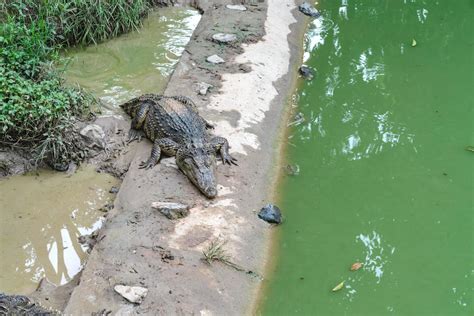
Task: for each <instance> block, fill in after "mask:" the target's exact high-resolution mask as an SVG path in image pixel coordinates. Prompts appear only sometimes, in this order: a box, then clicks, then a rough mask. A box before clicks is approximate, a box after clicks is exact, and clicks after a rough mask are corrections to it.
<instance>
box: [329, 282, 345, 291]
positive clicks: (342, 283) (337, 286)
mask: <svg viewBox="0 0 474 316" xmlns="http://www.w3.org/2000/svg"><path fill="white" fill-rule="evenodd" d="M344 282H345V281H342V282H341V283H339V284H338V285H336V286H335V287H334V288H333V289H332V291H333V292H337V291H340V290H342V288H343V287H344Z"/></svg>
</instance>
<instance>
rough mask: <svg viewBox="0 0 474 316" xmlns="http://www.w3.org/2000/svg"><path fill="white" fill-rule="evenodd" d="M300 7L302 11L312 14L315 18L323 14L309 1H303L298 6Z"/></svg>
mask: <svg viewBox="0 0 474 316" xmlns="http://www.w3.org/2000/svg"><path fill="white" fill-rule="evenodd" d="M298 9H299V10H300V12H301V13H303V14H305V15H308V16H311V17H313V18H319V17H320V16H321V13H319V11H318V10H316V9H315V8H314V7H313V6H312V5H311V4H309V3H308V2H303V3H302V4H300V5H299V6H298Z"/></svg>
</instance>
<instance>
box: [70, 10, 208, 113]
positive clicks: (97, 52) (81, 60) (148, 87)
mask: <svg viewBox="0 0 474 316" xmlns="http://www.w3.org/2000/svg"><path fill="white" fill-rule="evenodd" d="M199 20H200V15H199V13H198V12H197V11H196V10H191V9H183V8H177V7H170V8H159V9H158V10H156V11H153V12H151V13H150V14H149V16H148V17H147V18H146V19H145V20H144V22H143V27H142V28H140V30H139V31H135V32H130V33H127V34H124V35H122V36H119V37H117V38H114V39H111V40H109V41H107V42H104V43H101V44H99V45H93V46H88V47H85V48H75V49H69V50H68V51H67V52H66V54H65V55H64V57H66V58H69V63H68V65H67V68H66V73H65V77H66V79H67V81H68V82H70V83H77V84H79V85H80V86H81V87H83V88H84V89H85V90H87V91H88V92H90V93H92V94H93V95H94V96H96V97H97V98H99V99H100V100H101V101H102V102H103V103H104V105H105V107H106V108H108V109H114V108H115V109H116V108H117V107H118V105H119V104H121V103H123V102H125V101H127V100H129V99H131V98H133V97H136V96H139V95H141V94H144V93H161V92H163V91H164V89H165V87H166V83H167V81H168V77H169V76H170V74H171V73H172V71H173V69H174V66H175V65H176V63H177V62H178V60H179V57H180V56H181V54H182V53H183V51H184V48H185V46H186V44H187V43H188V41H189V39H190V38H191V35H192V33H193V30H194V28H195V27H196V26H197V24H198V22H199Z"/></svg>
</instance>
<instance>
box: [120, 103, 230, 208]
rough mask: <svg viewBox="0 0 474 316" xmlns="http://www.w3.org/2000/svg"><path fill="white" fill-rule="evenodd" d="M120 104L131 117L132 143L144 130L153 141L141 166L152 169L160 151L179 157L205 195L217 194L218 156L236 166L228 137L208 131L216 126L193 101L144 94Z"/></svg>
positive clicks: (184, 171) (184, 170)
mask: <svg viewBox="0 0 474 316" xmlns="http://www.w3.org/2000/svg"><path fill="white" fill-rule="evenodd" d="M120 107H121V108H122V109H123V110H124V111H125V112H126V113H127V114H128V115H130V116H131V118H132V124H131V128H130V131H129V142H132V141H134V140H138V141H140V140H141V137H142V136H143V133H144V134H145V136H146V137H147V138H148V139H149V140H150V141H152V142H153V147H152V150H151V155H150V157H149V158H148V160H146V161H143V162H141V163H140V165H139V168H144V169H150V168H153V167H154V166H155V165H156V164H157V163H158V161H159V159H160V157H161V153H164V154H166V155H168V156H175V157H176V165H177V166H178V167H179V169H180V170H181V171H182V172H183V173H184V174H185V175H186V176H187V177H188V179H189V180H190V181H191V182H192V183H193V184H194V185H195V186H196V187H197V188H198V189H199V191H201V192H202V193H203V194H204V195H205V196H206V197H208V198H211V199H212V198H214V197H216V196H217V183H216V176H215V170H216V159H215V158H216V156H220V158H221V159H222V162H223V163H224V164H229V165H232V164H234V165H237V159H235V158H234V157H232V156H231V155H230V154H229V143H228V141H227V139H225V138H223V137H219V136H212V135H211V134H209V133H208V130H209V129H213V128H214V127H213V126H212V125H211V124H210V123H208V122H207V121H206V120H205V119H204V118H203V117H201V116H200V115H199V113H198V110H197V107H196V105H195V104H194V102H193V101H192V100H191V99H189V98H187V97H184V96H163V95H157V94H144V95H142V96H140V97H137V98H134V99H132V100H130V101H128V102H125V103H124V104H122V105H120Z"/></svg>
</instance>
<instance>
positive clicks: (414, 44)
mask: <svg viewBox="0 0 474 316" xmlns="http://www.w3.org/2000/svg"><path fill="white" fill-rule="evenodd" d="M415 46H416V40H415V39H413V40H412V41H411V47H415Z"/></svg>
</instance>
